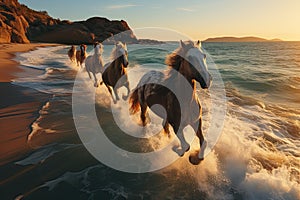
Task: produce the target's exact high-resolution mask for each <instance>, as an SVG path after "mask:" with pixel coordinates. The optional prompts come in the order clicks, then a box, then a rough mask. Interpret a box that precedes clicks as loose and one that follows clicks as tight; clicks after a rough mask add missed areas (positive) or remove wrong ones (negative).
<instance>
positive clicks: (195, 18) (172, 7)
mask: <svg viewBox="0 0 300 200" xmlns="http://www.w3.org/2000/svg"><path fill="white" fill-rule="evenodd" d="M19 2H20V3H23V4H26V5H27V6H29V7H30V8H32V9H35V10H46V11H47V12H48V13H49V15H50V16H52V17H54V18H60V19H69V20H85V19H87V18H89V17H92V16H102V17H107V18H109V19H124V20H126V21H127V22H128V24H129V26H130V27H131V28H133V29H135V28H142V27H164V28H169V29H174V30H177V31H179V32H181V33H184V34H186V35H189V36H190V37H192V38H194V39H201V40H204V39H206V38H208V37H217V36H258V37H264V38H267V39H272V38H280V39H283V40H291V41H296V40H297V41H300V11H299V9H300V1H299V0H285V1H284V0H239V1H237V0H219V1H217V0H210V1H207V0H205V1H204V0H189V1H183V0H139V1H130V0H124V1H116V0H111V1H107V0H106V1H104V0H81V1H77V0H63V1H61V0H51V1H50V0H47V1H41V0H19ZM137 36H138V37H143V35H137Z"/></svg>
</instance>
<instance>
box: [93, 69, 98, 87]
mask: <svg viewBox="0 0 300 200" xmlns="http://www.w3.org/2000/svg"><path fill="white" fill-rule="evenodd" d="M93 75H94V79H95V84H94V86H95V87H98V86H99V85H98V79H97V76H96V73H94V72H93Z"/></svg>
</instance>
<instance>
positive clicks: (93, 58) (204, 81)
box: [68, 40, 212, 165]
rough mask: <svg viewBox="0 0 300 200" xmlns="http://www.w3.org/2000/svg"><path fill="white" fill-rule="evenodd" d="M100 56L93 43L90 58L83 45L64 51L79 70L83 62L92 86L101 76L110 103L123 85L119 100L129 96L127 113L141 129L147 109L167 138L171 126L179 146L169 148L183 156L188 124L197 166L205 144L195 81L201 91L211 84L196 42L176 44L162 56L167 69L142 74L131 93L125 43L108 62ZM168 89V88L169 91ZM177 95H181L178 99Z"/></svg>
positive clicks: (117, 46) (118, 45)
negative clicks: (196, 145) (123, 93)
mask: <svg viewBox="0 0 300 200" xmlns="http://www.w3.org/2000/svg"><path fill="white" fill-rule="evenodd" d="M102 53H103V45H102V44H101V43H98V42H97V43H95V44H94V54H93V55H90V56H87V53H86V45H80V50H77V51H76V48H75V47H74V46H72V47H71V49H70V50H69V51H68V56H69V58H70V60H71V61H72V62H76V63H77V65H78V66H79V65H80V66H81V67H82V64H83V63H84V62H85V69H86V71H87V73H88V75H89V77H90V78H92V77H91V75H90V73H92V74H93V76H94V86H95V87H98V86H99V84H98V79H97V77H96V74H97V73H101V74H102V81H101V83H100V84H103V83H104V84H105V86H106V88H107V89H108V91H109V93H110V94H111V96H112V99H113V101H114V103H116V102H117V101H118V100H119V96H118V92H117V90H118V89H119V88H120V87H122V86H125V87H126V88H127V95H126V96H123V99H124V100H127V99H128V97H129V104H130V108H129V110H130V113H131V114H135V113H137V112H139V111H140V119H141V121H142V124H143V126H145V125H146V124H147V122H148V120H147V109H148V108H149V109H151V110H152V111H153V112H154V113H155V114H157V115H158V116H160V117H162V118H163V119H164V120H163V124H162V125H163V128H164V131H165V133H167V135H169V125H171V126H172V128H173V130H174V133H175V134H176V135H177V137H178V139H179V141H180V145H179V146H176V147H174V148H173V150H174V151H175V152H176V153H177V154H178V155H179V156H183V155H184V154H185V152H187V151H189V149H190V144H188V142H187V141H186V140H185V137H184V135H183V129H184V128H185V127H186V126H188V125H190V126H191V127H192V128H193V129H194V131H195V133H196V135H197V137H198V138H199V141H200V142H199V146H200V148H199V151H197V152H195V153H192V154H191V155H190V156H189V160H190V162H191V163H192V164H194V165H197V164H199V163H200V161H201V160H203V159H204V150H205V148H206V146H207V142H206V140H205V138H204V136H203V132H202V117H201V114H202V109H201V104H200V102H199V100H198V97H197V94H196V92H195V91H196V82H198V83H200V86H201V88H202V89H207V88H209V87H210V85H211V82H212V77H211V75H210V73H209V72H208V69H207V64H206V55H205V53H203V51H202V49H201V43H200V41H199V40H198V41H197V42H193V41H186V42H183V41H180V43H179V47H178V48H177V49H176V50H174V51H173V52H172V53H171V54H169V55H167V56H166V60H165V63H166V65H168V66H169V69H168V70H167V71H166V72H165V73H162V72H159V71H153V70H152V71H150V72H148V73H146V74H145V75H143V77H142V78H141V79H140V81H139V83H138V85H137V86H136V88H135V89H134V90H133V92H132V93H131V94H130V89H129V81H128V77H127V72H126V68H127V67H128V51H127V46H126V44H123V43H122V42H118V43H116V44H115V46H114V48H113V50H112V52H111V56H110V59H111V61H110V62H108V63H107V64H105V65H104V64H103V60H102ZM182 77H183V78H182ZM168 86H170V87H172V89H169V87H168ZM113 93H114V95H113ZM178 94H179V95H180V96H181V99H180V100H179V99H178ZM154 105H160V106H162V107H163V108H164V110H165V111H166V113H165V114H162V112H159V111H158V110H157V109H155V106H154Z"/></svg>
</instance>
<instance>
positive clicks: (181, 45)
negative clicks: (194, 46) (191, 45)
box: [180, 40, 185, 48]
mask: <svg viewBox="0 0 300 200" xmlns="http://www.w3.org/2000/svg"><path fill="white" fill-rule="evenodd" d="M180 47H182V48H185V44H184V42H182V40H180Z"/></svg>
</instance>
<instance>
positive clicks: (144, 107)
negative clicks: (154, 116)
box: [140, 102, 147, 126]
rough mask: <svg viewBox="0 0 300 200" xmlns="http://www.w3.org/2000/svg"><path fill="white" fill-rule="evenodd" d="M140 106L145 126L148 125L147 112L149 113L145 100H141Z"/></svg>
mask: <svg viewBox="0 0 300 200" xmlns="http://www.w3.org/2000/svg"><path fill="white" fill-rule="evenodd" d="M140 107H141V115H140V117H141V120H142V125H143V126H146V124H147V117H146V114H147V105H146V104H145V103H144V102H142V103H141V102H140Z"/></svg>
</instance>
